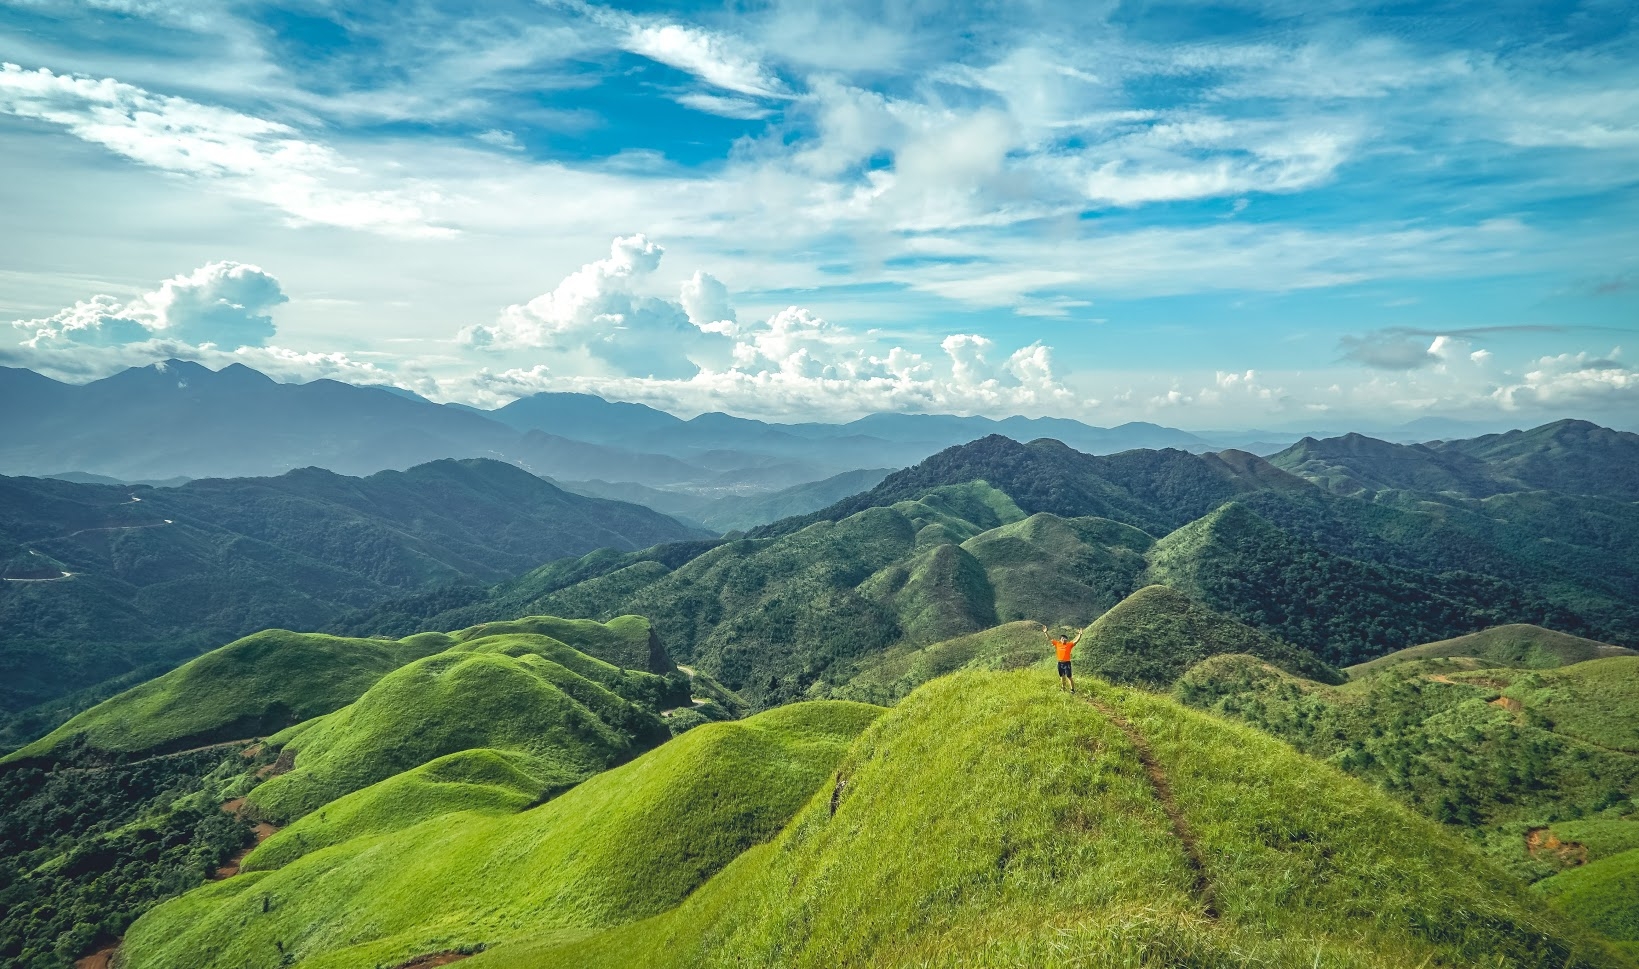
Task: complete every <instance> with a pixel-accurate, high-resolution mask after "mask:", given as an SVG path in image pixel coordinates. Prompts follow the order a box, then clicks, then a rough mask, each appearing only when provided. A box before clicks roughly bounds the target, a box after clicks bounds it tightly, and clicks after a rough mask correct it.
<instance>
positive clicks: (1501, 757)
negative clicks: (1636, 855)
mask: <svg viewBox="0 0 1639 969" xmlns="http://www.w3.org/2000/svg"><path fill="white" fill-rule="evenodd" d="M1174 693H1175V695H1176V696H1178V697H1179V698H1180V699H1182V700H1183V701H1184V702H1185V703H1187V704H1189V705H1191V706H1195V707H1199V708H1203V709H1207V710H1211V711H1213V712H1215V713H1219V714H1223V715H1225V716H1230V717H1234V718H1236V719H1239V720H1242V721H1245V722H1247V723H1250V724H1252V725H1254V726H1257V727H1259V728H1261V729H1263V730H1266V731H1268V732H1269V733H1271V734H1273V735H1275V736H1277V737H1280V738H1282V739H1284V740H1286V741H1288V742H1290V743H1291V744H1292V745H1293V746H1295V747H1296V748H1297V749H1299V750H1301V751H1303V752H1304V753H1307V754H1310V755H1312V756H1314V757H1318V758H1321V759H1323V760H1326V761H1328V762H1330V763H1333V764H1336V765H1337V766H1338V767H1340V768H1342V769H1343V770H1345V771H1347V772H1349V773H1351V774H1354V775H1356V776H1358V777H1360V778H1362V779H1364V780H1367V781H1370V782H1371V783H1373V784H1375V785H1376V786H1378V787H1379V788H1381V789H1382V790H1384V791H1385V792H1387V793H1389V794H1392V795H1393V796H1395V797H1396V798H1398V799H1400V800H1402V801H1404V802H1405V803H1407V804H1408V805H1410V806H1412V807H1414V808H1416V809H1418V810H1419V811H1421V812H1423V813H1424V814H1426V815H1428V816H1429V817H1432V818H1434V819H1436V820H1439V821H1443V822H1446V823H1448V824H1450V825H1453V826H1455V827H1458V828H1460V829H1462V830H1464V831H1465V832H1467V833H1468V834H1469V835H1470V836H1471V837H1472V838H1473V839H1474V840H1475V842H1476V843H1478V844H1480V845H1482V846H1483V847H1484V848H1485V850H1486V851H1487V852H1488V853H1489V854H1491V855H1492V856H1493V857H1494V858H1495V859H1497V860H1498V861H1499V862H1501V863H1503V864H1505V865H1507V866H1508V867H1509V868H1510V869H1511V870H1513V871H1514V872H1515V873H1516V874H1518V875H1520V876H1522V877H1524V878H1527V879H1538V878H1543V877H1545V876H1548V875H1552V874H1553V873H1554V872H1556V871H1558V870H1559V869H1560V868H1561V867H1563V866H1564V865H1565V864H1566V863H1567V860H1566V859H1565V858H1563V857H1560V856H1558V855H1556V854H1554V853H1543V852H1541V851H1538V850H1535V849H1534V848H1533V847H1532V846H1531V844H1530V843H1529V834H1530V832H1531V831H1533V830H1537V829H1542V830H1548V829H1549V828H1550V827H1551V826H1553V830H1556V831H1557V830H1559V828H1558V825H1561V824H1566V823H1569V822H1572V821H1576V822H1577V823H1585V824H1589V825H1594V826H1595V835H1594V837H1599V838H1605V839H1612V838H1614V839H1616V842H1617V843H1618V844H1624V843H1626V842H1625V841H1623V840H1622V839H1624V838H1626V837H1629V836H1632V833H1625V832H1626V829H1625V828H1623V826H1624V825H1629V824H1632V825H1635V827H1636V830H1639V821H1624V820H1623V818H1624V817H1626V816H1627V815H1629V814H1631V813H1632V812H1633V808H1634V804H1635V799H1636V798H1639V726H1636V724H1639V657H1633V656H1626V657H1614V658H1609V659H1597V660H1590V661H1586V662H1582V663H1577V664H1575V665H1571V666H1565V667H1561V668H1557V669H1536V670H1527V669H1509V668H1505V667H1486V668H1478V669H1476V668H1475V664H1474V663H1473V661H1471V660H1467V659H1464V658H1457V659H1426V660H1407V661H1404V662H1400V663H1394V664H1390V665H1388V666H1384V667H1381V668H1378V669H1375V670H1371V671H1369V672H1367V673H1365V674H1364V675H1359V676H1356V677H1355V678H1354V679H1352V680H1351V681H1350V682H1348V683H1346V684H1344V685H1342V686H1340V687H1331V686H1324V685H1322V684H1319V683H1313V682H1309V681H1305V680H1301V679H1298V678H1295V677H1292V676H1290V675H1288V674H1286V673H1284V672H1282V671H1280V670H1277V669H1275V668H1273V667H1271V666H1269V665H1267V664H1265V663H1263V662H1262V661H1260V660H1257V659H1255V658H1253V657H1249V656H1220V657H1215V658H1213V659H1209V660H1207V661H1205V662H1203V663H1201V664H1199V665H1198V666H1196V667H1195V668H1194V669H1192V670H1191V671H1190V672H1189V673H1188V674H1186V675H1185V676H1184V677H1183V678H1182V679H1180V680H1179V682H1178V683H1177V685H1176V686H1175V687H1174ZM1613 826H1614V830H1613ZM1579 836H1587V834H1586V832H1585V831H1575V832H1574V833H1569V832H1568V833H1567V834H1566V838H1567V839H1569V840H1574V839H1575V837H1579Z"/></svg>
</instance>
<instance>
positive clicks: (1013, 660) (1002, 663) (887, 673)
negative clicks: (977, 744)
mask: <svg viewBox="0 0 1639 969" xmlns="http://www.w3.org/2000/svg"><path fill="white" fill-rule="evenodd" d="M1051 651H1052V647H1051V646H1050V645H1049V644H1048V641H1047V638H1046V637H1045V636H1043V635H1042V631H1041V628H1040V627H1038V626H1037V625H1036V624H1035V623H1033V622H1026V621H1018V622H1010V623H1006V624H1005V625H1001V626H996V627H994V628H992V629H986V630H984V631H983V632H977V633H970V634H968V635H966V636H958V637H956V638H955V639H947V640H945V641H944V642H940V643H932V644H930V645H927V646H912V645H909V644H903V645H900V646H895V647H891V648H889V649H887V650H884V651H883V652H881V653H875V654H872V655H870V656H866V657H862V658H861V659H860V660H858V661H857V662H856V663H855V664H854V665H853V667H852V668H851V669H849V670H847V671H846V672H842V673H839V674H838V675H837V681H838V684H839V685H837V686H835V687H833V688H832V689H831V691H830V695H831V696H834V697H836V698H837V699H840V700H859V701H862V702H865V703H880V704H884V705H886V704H890V703H894V702H897V701H898V700H900V699H901V698H903V697H904V696H905V695H906V694H908V693H910V692H911V691H912V690H914V689H916V688H917V687H919V686H921V685H922V684H924V683H926V682H928V681H929V680H932V679H935V678H937V677H941V676H945V675H947V674H950V673H954V672H956V671H957V670H961V669H987V670H1016V669H1023V668H1024V667H1026V666H1031V665H1033V664H1037V663H1042V662H1045V661H1047V660H1048V658H1049V657H1050V656H1051Z"/></svg>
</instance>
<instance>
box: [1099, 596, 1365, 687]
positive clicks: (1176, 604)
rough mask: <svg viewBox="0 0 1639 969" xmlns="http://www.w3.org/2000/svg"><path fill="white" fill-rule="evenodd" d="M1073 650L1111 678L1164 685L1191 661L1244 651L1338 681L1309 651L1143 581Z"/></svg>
mask: <svg viewBox="0 0 1639 969" xmlns="http://www.w3.org/2000/svg"><path fill="white" fill-rule="evenodd" d="M1076 652H1077V655H1078V657H1079V658H1080V659H1081V661H1082V663H1083V664H1084V665H1085V667H1086V669H1087V670H1088V671H1089V672H1092V673H1094V674H1097V675H1098V676H1101V677H1103V678H1105V679H1107V680H1110V681H1111V682H1115V683H1131V684H1135V685H1138V686H1145V687H1150V688H1152V689H1163V690H1164V689H1166V688H1168V687H1170V686H1172V684H1173V683H1174V682H1175V681H1176V680H1177V679H1178V678H1179V677H1180V676H1182V675H1183V674H1184V673H1185V672H1186V671H1187V670H1188V669H1189V668H1190V667H1191V666H1193V665H1195V664H1196V663H1198V662H1200V661H1201V660H1203V659H1205V658H1207V657H1208V656H1216V655H1219V654H1223V653H1248V654H1251V655H1253V656H1256V657H1258V658H1259V659H1262V660H1264V661H1266V662H1269V663H1273V664H1274V665H1275V666H1278V667H1280V668H1281V669H1283V670H1285V671H1287V672H1288V673H1292V674H1294V675H1296V676H1303V677H1307V678H1309V679H1312V680H1319V681H1320V682H1323V683H1341V682H1343V675H1342V674H1341V673H1338V672H1337V671H1336V670H1334V669H1332V668H1331V667H1329V666H1327V665H1326V664H1325V663H1322V662H1321V661H1319V660H1318V659H1315V657H1314V655H1313V654H1311V653H1308V652H1305V651H1304V650H1301V649H1298V648H1297V647H1295V646H1291V645H1289V644H1287V643H1283V642H1281V641H1280V640H1278V639H1274V638H1272V637H1270V636H1267V635H1265V634H1263V633H1261V632H1259V631H1258V630H1256V629H1253V628H1252V627H1251V626H1247V625H1243V624H1242V623H1239V622H1236V621H1235V620H1233V619H1231V618H1229V617H1228V616H1224V615H1221V614H1219V613H1216V612H1213V611H1212V610H1211V609H1207V608H1205V607H1204V606H1201V605H1199V604H1197V603H1195V602H1192V601H1191V600H1190V598H1189V597H1188V596H1186V595H1184V594H1183V593H1181V592H1177V591H1175V590H1173V589H1169V588H1167V587H1166V586H1162V585H1152V586H1146V587H1145V588H1142V589H1139V590H1138V591H1137V592H1134V593H1133V594H1132V595H1130V596H1128V597H1127V598H1126V599H1123V600H1122V601H1121V602H1120V603H1119V604H1118V605H1116V607H1115V608H1113V609H1111V610H1110V611H1109V612H1106V613H1105V614H1104V615H1102V616H1100V617H1099V618H1098V619H1097V621H1095V622H1094V623H1093V624H1092V625H1091V626H1089V627H1087V630H1086V632H1085V633H1083V634H1082V637H1081V640H1080V642H1079V643H1078V645H1077V651H1076Z"/></svg>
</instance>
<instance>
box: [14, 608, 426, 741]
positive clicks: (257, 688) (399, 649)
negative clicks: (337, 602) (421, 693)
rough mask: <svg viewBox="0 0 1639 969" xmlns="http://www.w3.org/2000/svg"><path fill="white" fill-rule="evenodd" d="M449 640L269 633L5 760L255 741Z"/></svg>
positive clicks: (338, 703)
mask: <svg viewBox="0 0 1639 969" xmlns="http://www.w3.org/2000/svg"><path fill="white" fill-rule="evenodd" d="M451 642H452V640H450V639H449V638H448V637H444V636H441V635H436V634H432V635H420V636H412V637H410V638H408V639H405V640H401V641H398V642H394V641H391V640H373V639H341V638H338V637H335V636H324V635H319V634H316V633H293V632H286V631H284V630H281V629H270V630H268V631H266V632H260V633H257V634H255V635H253V636H247V637H245V638H244V639H241V640H238V641H237V642H233V643H229V644H228V645H226V646H223V647H221V648H220V649H215V650H212V651H211V652H209V653H206V654H205V655H204V656H201V657H199V658H198V659H194V660H191V661H190V662H188V663H185V664H183V665H182V666H181V667H179V668H177V669H175V670H172V671H171V672H169V673H166V674H165V675H164V676H161V677H159V678H157V679H154V680H149V681H148V682H146V683H143V684H141V685H139V686H136V687H134V688H132V689H130V690H127V691H125V692H124V693H121V694H119V695H117V696H115V697H113V698H111V699H108V700H105V701H103V702H102V703H99V704H98V705H96V706H94V707H92V708H91V709H89V710H87V711H85V712H84V713H81V714H79V715H78V716H76V717H74V718H73V719H71V720H69V721H68V722H67V723H65V724H63V725H62V726H61V727H58V728H57V729H56V730H54V731H52V732H51V733H49V734H47V735H46V736H44V737H42V738H40V739H39V740H37V741H35V742H34V743H32V744H29V745H28V746H26V747H24V748H22V749H20V750H18V751H16V752H14V753H12V754H11V755H10V756H9V757H7V758H6V759H5V760H6V761H12V760H21V759H25V758H34V757H43V756H49V755H50V753H51V751H52V750H53V749H55V748H57V747H58V746H59V745H61V744H63V743H65V742H68V741H70V740H74V739H83V740H84V741H85V743H86V744H87V745H89V746H90V747H92V748H94V749H97V750H103V751H109V752H112V753H121V754H137V753H154V752H162V751H167V750H181V749H185V748H188V747H193V746H200V745H203V744H209V743H216V742H219V741H225V740H238V739H243V738H247V737H256V736H261V735H264V734H268V733H272V732H274V731H276V730H279V729H281V728H283V727H286V726H289V725H291V724H294V723H297V722H299V721H302V720H307V719H309V718H311V717H315V716H318V715H320V714H324V713H329V712H331V711H333V710H336V709H339V708H340V707H342V706H345V705H346V704H348V703H351V702H352V701H353V700H355V699H357V698H358V697H359V696H360V695H361V694H363V693H364V691H365V690H366V689H368V688H369V687H370V685H371V684H372V683H375V682H376V681H377V680H379V679H380V678H381V677H382V676H383V675H385V674H387V673H388V672H391V671H392V670H395V669H397V668H399V667H400V666H403V665H404V664H405V663H408V662H411V661H412V660H416V659H420V658H421V657H424V656H427V655H429V654H431V653H435V652H437V651H438V650H440V649H443V648H445V647H447V646H449V645H450V644H451Z"/></svg>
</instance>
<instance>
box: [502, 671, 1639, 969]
mask: <svg viewBox="0 0 1639 969" xmlns="http://www.w3.org/2000/svg"><path fill="white" fill-rule="evenodd" d="M1052 683H1053V680H1052V677H1051V674H1049V673H1045V672H1037V671H1027V672H1019V673H1010V674H1000V673H981V672H965V673H958V674H956V675H954V676H949V677H946V678H943V679H941V680H938V681H936V682H934V683H931V684H929V685H927V686H925V687H923V688H922V689H920V690H918V691H916V692H915V693H913V694H912V695H911V696H909V697H907V698H906V699H905V700H904V701H903V702H901V703H900V704H899V705H897V706H896V707H895V708H893V710H892V711H891V712H890V713H889V714H888V715H887V716H885V717H883V718H882V720H881V721H879V722H878V723H877V724H876V725H875V726H874V727H872V728H871V729H870V730H869V731H867V732H866V734H865V735H864V736H862V737H861V738H860V740H859V741H857V742H856V743H855V744H854V746H853V748H852V749H851V750H850V751H849V753H848V755H847V757H846V758H845V759H844V760H843V761H842V763H841V764H840V765H839V766H838V776H839V779H840V781H841V783H839V784H837V785H835V787H834V788H833V790H831V791H822V792H821V793H820V794H819V795H817V796H815V797H814V798H813V799H812V800H811V801H810V802H809V803H808V805H807V806H806V807H805V808H804V809H803V810H802V811H801V812H800V813H799V814H798V815H797V816H796V817H795V818H794V819H793V820H792V821H791V822H790V823H789V824H788V825H787V826H786V828H785V830H784V832H782V833H781V835H780V836H779V837H778V838H777V839H776V840H775V841H774V842H772V843H770V844H768V845H765V846H761V847H758V848H755V849H753V850H751V851H749V852H747V853H746V854H744V855H742V856H741V857H740V858H738V859H736V861H735V862H734V863H733V864H731V865H729V866H728V867H727V868H725V869H724V870H723V871H722V872H721V873H719V874H718V875H717V876H716V877H714V878H713V879H711V880H710V881H709V882H707V883H706V884H705V885H704V886H703V887H702V888H701V889H700V890H699V891H697V892H695V893H694V894H693V895H691V896H690V897H689V898H688V900H687V901H685V902H684V903H683V904H682V905H681V906H679V907H678V908H676V909H674V910H672V911H670V912H667V913H665V914H663V915H660V916H657V917H654V918H651V919H648V920H645V921H643V922H640V923H637V924H634V925H626V926H621V927H619V928H616V929H611V930H606V931H603V932H600V933H597V934H595V935H592V936H589V937H586V938H583V939H575V940H567V941H566V940H563V939H559V938H543V939H541V940H539V941H538V942H535V943H532V944H528V945H519V946H497V947H495V948H493V949H491V950H489V951H486V952H484V953H482V954H481V955H479V956H477V957H475V958H474V960H473V962H472V966H473V969H511V967H520V969H521V967H525V966H528V967H533V969H549V967H570V966H573V967H577V969H596V967H602V966H610V967H613V966H620V967H628V966H631V967H670V966H679V967H681V966H691V967H692V966H707V967H717V966H723V967H728V966H734V967H743V966H781V967H808V966H815V967H817V966H838V965H871V966H907V967H908V966H916V967H935V966H940V967H942V966H950V967H955V966H1020V965H1029V966H1042V967H1069V966H1178V965H1189V966H1201V967H1218V966H1222V967H1228V966H1245V965H1249V964H1257V965H1265V966H1273V967H1283V969H1285V967H1290V969H1299V967H1301V969H1313V967H1314V966H1326V967H1334V966H1335V967H1359V969H1366V967H1374V969H1376V967H1385V966H1387V967H1406V969H1411V967H1419V966H1430V965H1481V964H1507V965H1510V966H1522V967H1543V969H1546V967H1549V966H1552V967H1555V969H1559V967H1564V966H1579V967H1593V966H1611V967H1614V966H1619V965H1623V964H1624V962H1623V961H1622V960H1621V959H1620V958H1619V957H1617V956H1616V955H1614V954H1613V953H1611V952H1610V951H1609V950H1608V949H1607V948H1606V947H1604V946H1603V945H1602V944H1600V943H1598V942H1595V941H1592V940H1589V939H1587V938H1585V937H1583V936H1582V935H1580V934H1579V932H1578V930H1577V929H1575V928H1573V927H1570V926H1568V925H1567V923H1565V922H1564V921H1563V920H1562V919H1560V918H1558V917H1556V916H1555V915H1554V914H1553V913H1552V912H1551V911H1549V910H1548V909H1547V908H1546V906H1544V905H1543V904H1542V903H1541V902H1540V901H1537V900H1536V899H1535V898H1534V897H1533V896H1531V895H1530V893H1529V892H1527V891H1526V890H1524V889H1523V888H1522V887H1521V886H1520V885H1519V884H1518V883H1517V882H1515V881H1514V880H1512V879H1510V878H1509V877H1507V876H1506V875H1504V874H1503V873H1502V872H1500V871H1498V870H1497V869H1495V868H1493V867H1492V866H1490V865H1488V864H1486V863H1485V862H1484V861H1483V860H1482V859H1480V858H1479V857H1478V856H1476V855H1475V853H1474V852H1473V851H1472V849H1469V848H1467V847H1466V846H1464V845H1463V844H1461V843H1460V842H1459V841H1458V840H1457V839H1456V838H1455V837H1453V836H1452V835H1451V834H1449V833H1447V832H1445V831H1443V830H1441V829H1440V828H1439V827H1438V826H1436V825H1433V824H1431V823H1430V822H1428V821H1426V820H1424V819H1421V818H1418V817H1416V816H1415V815H1412V814H1411V813H1409V812H1408V811H1406V810H1405V809H1404V808H1401V807H1399V806H1397V805H1395V804H1394V803H1392V802H1391V801H1389V800H1388V799H1386V798H1384V797H1382V796H1381V795H1379V794H1377V793H1376V792H1374V791H1372V790H1371V789H1369V788H1367V787H1366V786H1365V785H1362V784H1360V783H1358V782H1356V781H1353V780H1351V779H1349V778H1347V777H1344V776H1343V775H1341V774H1339V773H1338V772H1337V771H1335V770H1333V769H1331V768H1329V767H1326V766H1324V765H1321V764H1318V763H1316V762H1314V761H1311V760H1309V759H1307V758H1304V757H1302V756H1300V755H1298V754H1296V753H1294V752H1293V751H1292V750H1291V749H1290V748H1289V747H1287V746H1286V745H1285V744H1283V743H1280V742H1279V741H1276V740H1273V739H1271V738H1269V737H1267V736H1265V735H1263V734H1261V733H1259V732H1257V731H1254V730H1251V729H1248V728H1244V727H1237V726H1234V725H1231V724H1226V723H1224V722H1223V721H1221V720H1218V719H1216V718H1212V717H1206V716H1202V715H1199V714H1195V713H1191V712H1189V711H1186V710H1184V709H1182V708H1180V707H1179V706H1177V705H1176V704H1174V703H1172V702H1170V701H1168V700H1166V699H1163V698H1157V697H1153V696H1149V695H1146V694H1141V693H1137V692H1133V691H1127V690H1122V689H1119V688H1112V687H1108V686H1104V685H1094V686H1093V689H1095V690H1096V691H1097V694H1098V696H1099V699H1100V700H1101V701H1103V702H1105V703H1108V704H1109V705H1111V706H1113V707H1115V708H1116V709H1117V710H1119V711H1120V712H1121V714H1122V715H1123V716H1124V717H1125V718H1126V719H1128V720H1129V721H1131V723H1132V724H1133V725H1135V727H1136V728H1137V729H1138V730H1139V731H1141V733H1142V734H1143V736H1144V738H1145V740H1146V741H1147V743H1148V745H1149V746H1150V748H1151V749H1152V750H1153V753H1154V756H1155V758H1156V760H1157V762H1158V764H1159V766H1160V767H1161V769H1163V770H1164V771H1166V774H1167V776H1168V777H1169V778H1170V783H1171V788H1172V790H1173V791H1174V792H1175V794H1176V797H1177V802H1178V805H1179V807H1180V809H1181V811H1182V812H1183V814H1184V816H1185V818H1186V819H1187V821H1188V824H1189V829H1190V830H1191V831H1193V832H1194V833H1195V836H1196V838H1197V839H1198V844H1199V849H1200V852H1201V858H1202V862H1203V866H1204V868H1205V869H1206V871H1207V874H1208V876H1209V877H1210V878H1211V880H1212V883H1213V886H1214V902H1215V905H1216V906H1217V907H1218V909H1219V910H1220V913H1221V917H1220V918H1219V919H1218V920H1217V921H1216V922H1213V921H1210V920H1208V919H1206V918H1204V917H1203V916H1202V914H1201V911H1200V905H1199V900H1198V897H1197V895H1196V894H1195V893H1194V892H1193V891H1192V889H1191V886H1192V884H1193V882H1194V878H1193V875H1192V873H1191V871H1190V866H1189V863H1188V860H1187V855H1186V853H1185V851H1184V850H1183V848H1182V846H1181V844H1180V843H1179V840H1178V838H1177V836H1176V834H1175V832H1174V829H1173V826H1172V824H1171V822H1170V819H1169V818H1168V817H1167V814H1166V812H1165V810H1163V808H1162V806H1161V804H1160V803H1159V802H1158V800H1157V798H1156V796H1155V792H1154V788H1153V787H1152V786H1151V784H1150V782H1149V780H1148V778H1147V777H1146V776H1145V772H1144V767H1143V764H1142V762H1141V760H1140V758H1139V756H1138V753H1137V751H1136V750H1135V749H1134V747H1133V745H1132V743H1131V742H1130V741H1129V739H1128V738H1127V737H1126V735H1124V734H1123V733H1122V731H1121V730H1120V729H1118V728H1117V727H1116V726H1115V725H1114V724H1112V723H1111V722H1110V720H1109V719H1108V718H1106V717H1104V716H1101V715H1100V714H1099V713H1098V712H1097V711H1096V710H1094V709H1093V708H1092V707H1090V706H1089V705H1087V704H1084V703H1081V702H1079V701H1078V700H1077V699H1074V698H1071V697H1068V696H1064V695H1061V694H1059V693H1057V692H1056V691H1054V689H1053V686H1052ZM1089 685H1092V684H1091V683H1090V684H1089Z"/></svg>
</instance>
